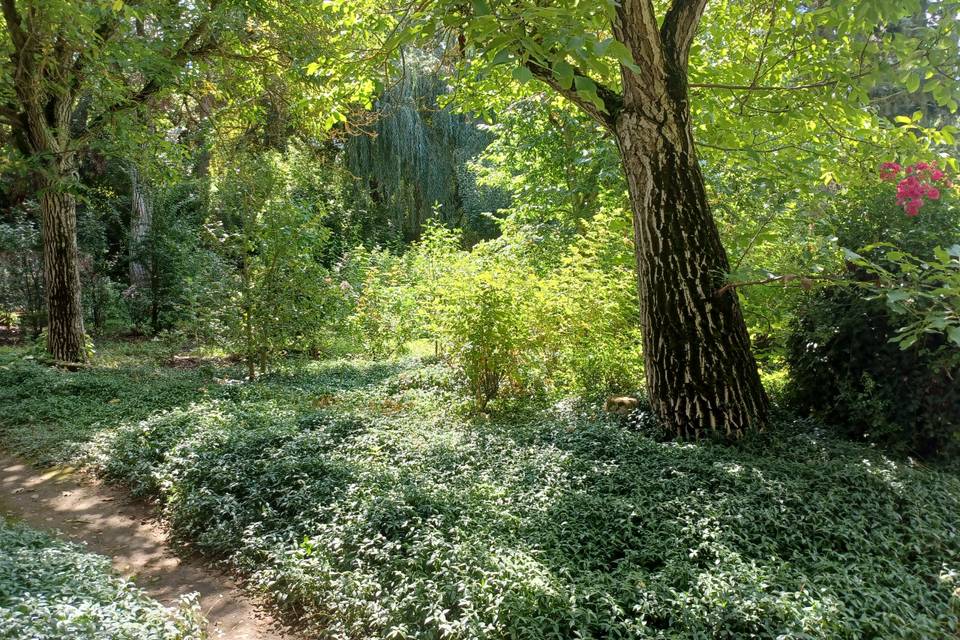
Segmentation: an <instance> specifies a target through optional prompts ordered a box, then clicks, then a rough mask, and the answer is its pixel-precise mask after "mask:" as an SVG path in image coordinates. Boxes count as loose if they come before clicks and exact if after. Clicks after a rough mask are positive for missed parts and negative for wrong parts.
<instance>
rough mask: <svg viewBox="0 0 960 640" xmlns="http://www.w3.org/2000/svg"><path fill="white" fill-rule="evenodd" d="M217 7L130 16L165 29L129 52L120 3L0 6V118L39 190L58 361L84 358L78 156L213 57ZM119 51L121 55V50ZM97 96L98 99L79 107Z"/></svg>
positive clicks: (11, 0) (44, 0) (167, 7)
mask: <svg viewBox="0 0 960 640" xmlns="http://www.w3.org/2000/svg"><path fill="white" fill-rule="evenodd" d="M216 4H217V0H211V2H210V3H203V4H201V5H199V6H197V5H191V7H192V10H191V9H188V8H187V7H186V6H183V7H181V6H176V3H163V5H162V6H158V7H147V6H138V7H137V9H136V12H137V15H148V16H149V17H150V19H152V20H155V21H156V22H157V23H158V24H159V23H162V28H158V29H157V30H156V33H157V34H158V35H157V37H156V38H154V39H152V41H145V42H141V43H139V44H134V46H129V45H131V44H133V42H132V41H133V40H136V39H137V38H138V36H137V33H136V31H135V30H134V29H132V24H131V23H132V20H130V18H131V17H132V16H125V15H124V11H123V9H124V5H123V3H122V2H115V3H94V2H81V1H79V0H22V1H19V2H18V1H17V0H3V2H2V5H3V16H4V21H5V24H6V35H7V38H6V39H5V41H4V43H3V44H4V47H5V49H6V50H7V53H8V57H7V63H6V65H5V67H6V68H5V69H4V79H3V85H4V86H3V87H2V95H3V99H4V104H3V110H2V117H3V120H4V122H5V124H7V125H8V126H10V127H11V128H12V129H13V131H14V133H15V136H16V140H17V143H18V146H19V147H20V150H21V152H22V153H24V155H26V156H28V157H29V159H30V160H31V161H32V165H33V166H32V168H33V171H34V175H35V180H36V186H37V189H38V191H39V200H40V221H41V228H42V236H43V254H44V279H45V282H46V295H47V313H48V326H47V335H48V343H47V344H48V349H49V351H50V354H51V355H52V356H53V357H54V358H56V359H58V360H64V361H71V362H78V361H83V360H85V359H86V354H85V350H84V340H85V337H84V326H83V308H82V305H81V296H80V265H79V261H80V257H79V255H78V251H77V212H76V208H77V200H76V198H77V188H78V184H77V183H78V173H77V172H78V164H79V155H80V153H81V152H82V151H83V150H84V149H85V148H86V146H87V144H88V143H89V141H90V140H91V139H92V138H94V137H95V136H97V135H98V134H99V133H100V132H101V131H102V130H103V129H104V128H106V127H109V126H113V125H115V124H116V118H117V117H118V116H120V115H121V114H122V112H124V111H126V110H130V109H133V108H136V107H137V106H138V105H142V104H144V103H146V102H147V101H148V100H149V99H150V98H151V97H152V96H154V95H155V94H156V93H157V92H159V91H161V90H162V89H164V88H165V87H167V86H168V85H169V84H170V83H171V82H173V81H174V80H175V79H176V78H177V75H178V73H180V72H181V70H182V69H183V67H184V65H186V64H187V63H188V62H189V61H191V60H195V59H197V58H199V57H201V56H203V55H206V54H209V53H210V52H212V51H213V50H214V48H215V47H216V46H217V41H216V39H215V38H214V37H213V36H212V35H211V33H212V31H213V30H212V29H211V25H212V24H214V23H215V20H216V17H217V15H218V14H217V13H216V11H215V10H216ZM171 5H172V6H171ZM151 9H155V11H151ZM141 12H142V13H141ZM124 43H125V44H127V45H128V50H127V51H126V54H127V55H121V51H120V49H119V48H118V44H124ZM145 63H146V64H145ZM125 66H126V68H124V67H125ZM94 93H96V94H97V99H96V100H82V98H85V97H86V98H89V97H90V96H91V94H94ZM90 102H94V103H95V104H94V105H93V106H92V108H91V106H90V104H89V103H90Z"/></svg>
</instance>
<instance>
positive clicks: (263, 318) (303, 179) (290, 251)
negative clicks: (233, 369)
mask: <svg viewBox="0 0 960 640" xmlns="http://www.w3.org/2000/svg"><path fill="white" fill-rule="evenodd" d="M303 160H304V157H303V156H302V155H300V154H298V153H297V152H296V150H294V149H291V150H290V153H289V154H288V156H287V157H282V156H281V155H280V154H277V153H275V152H265V153H253V154H250V155H247V154H245V153H244V152H243V151H242V150H240V151H237V152H236V153H235V154H234V155H232V157H230V158H229V159H227V160H226V161H225V167H224V171H223V177H222V179H221V181H220V182H218V183H217V184H216V186H215V190H214V192H213V204H212V207H211V216H212V220H211V221H210V223H209V224H208V231H209V235H210V238H211V239H212V240H213V243H214V245H213V246H214V247H215V249H216V250H217V251H218V253H219V254H220V255H221V257H222V258H223V260H224V261H225V262H226V263H227V264H229V265H230V266H231V267H232V274H231V276H232V277H231V278H230V280H229V281H228V282H229V284H228V285H227V290H226V291H224V292H222V294H221V295H217V296H214V297H213V299H212V300H211V303H212V304H213V305H217V306H219V312H218V313H217V314H216V317H217V318H218V320H220V322H221V323H222V326H223V327H224V329H225V335H224V336H223V337H224V338H225V339H226V340H227V342H228V344H230V345H231V346H232V347H233V348H234V349H236V350H237V351H238V352H239V353H242V354H243V357H244V359H245V360H246V362H247V365H248V371H249V373H250V375H251V376H253V375H254V372H255V370H256V369H257V368H259V369H260V371H261V372H263V371H265V370H266V368H267V366H268V364H269V362H270V360H271V359H273V358H274V357H275V356H276V355H277V354H279V353H282V352H284V351H289V350H293V351H299V352H308V353H317V352H319V351H321V350H322V349H323V348H324V346H325V344H326V341H327V339H328V336H327V329H328V324H327V323H328V322H329V320H330V318H328V312H329V311H330V310H331V309H333V308H336V307H337V305H336V299H337V298H339V297H340V296H341V295H342V293H341V292H340V290H339V289H337V288H336V287H334V286H333V282H332V279H331V278H330V276H329V274H328V271H327V270H326V269H325V268H324V267H323V264H322V259H323V247H324V244H325V243H326V241H327V239H328V234H329V231H328V229H327V228H326V227H325V226H324V225H323V219H324V217H326V214H327V212H326V211H325V210H324V208H323V203H322V201H320V202H318V201H317V200H316V199H315V198H314V195H315V192H316V191H317V188H318V187H317V185H316V183H315V182H314V177H313V175H312V174H311V173H310V169H309V167H308V166H306V164H305V163H304V162H303ZM224 298H226V299H227V302H226V304H224Z"/></svg>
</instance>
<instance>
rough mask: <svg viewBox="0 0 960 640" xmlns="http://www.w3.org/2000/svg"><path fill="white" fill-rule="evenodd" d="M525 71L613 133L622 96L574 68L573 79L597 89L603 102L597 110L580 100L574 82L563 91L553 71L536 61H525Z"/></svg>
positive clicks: (585, 100) (595, 106) (587, 102)
mask: <svg viewBox="0 0 960 640" xmlns="http://www.w3.org/2000/svg"><path fill="white" fill-rule="evenodd" d="M526 67H527V69H529V70H530V72H531V73H533V75H534V76H535V77H536V78H538V79H539V80H541V81H543V82H544V83H546V84H547V85H549V86H550V87H551V88H552V89H553V90H554V91H556V92H557V93H559V94H560V95H562V96H563V97H564V98H566V99H567V100H569V101H570V102H572V103H573V104H575V105H577V106H578V107H580V108H581V109H582V110H583V111H584V112H585V113H586V114H587V115H589V116H590V117H591V118H593V119H594V120H596V121H597V122H598V123H600V124H601V125H602V126H603V127H604V128H605V129H607V130H608V131H610V132H613V127H614V123H615V122H616V118H617V114H618V113H619V112H620V110H621V109H623V96H621V95H620V94H619V93H617V92H616V91H614V90H613V89H611V88H610V87H608V86H606V85H603V84H601V83H599V82H597V81H595V80H593V79H592V78H590V77H589V76H588V75H587V74H586V73H584V72H583V71H582V70H581V69H579V68H574V78H584V79H586V80H590V82H592V83H593V84H594V85H595V86H596V87H597V97H598V98H600V100H601V102H603V108H602V109H601V108H598V107H597V105H596V104H594V103H593V102H592V101H590V100H587V99H585V98H582V97H581V96H580V95H579V94H578V93H577V90H576V88H575V87H576V81H574V83H573V84H571V85H570V88H568V89H565V88H564V87H563V86H562V85H561V84H560V82H559V81H557V79H556V78H555V77H554V76H553V71H552V70H551V69H550V68H549V67H548V66H546V65H544V64H541V63H540V62H538V61H536V60H532V59H531V60H527V63H526Z"/></svg>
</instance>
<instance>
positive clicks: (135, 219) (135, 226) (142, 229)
mask: <svg viewBox="0 0 960 640" xmlns="http://www.w3.org/2000/svg"><path fill="white" fill-rule="evenodd" d="M129 174H130V247H129V252H128V254H129V260H130V264H129V277H130V287H131V288H132V289H133V290H134V291H135V292H138V293H143V292H145V291H147V290H148V289H149V287H150V273H151V268H150V265H148V264H146V263H145V262H144V261H143V254H144V251H143V249H144V244H145V243H146V241H147V236H148V235H149V234H150V227H151V226H152V224H153V208H152V206H151V202H150V194H149V192H148V191H147V187H146V185H145V184H144V181H143V178H142V176H141V175H140V171H139V170H138V169H137V167H136V166H135V165H134V164H132V163H131V164H130V167H129Z"/></svg>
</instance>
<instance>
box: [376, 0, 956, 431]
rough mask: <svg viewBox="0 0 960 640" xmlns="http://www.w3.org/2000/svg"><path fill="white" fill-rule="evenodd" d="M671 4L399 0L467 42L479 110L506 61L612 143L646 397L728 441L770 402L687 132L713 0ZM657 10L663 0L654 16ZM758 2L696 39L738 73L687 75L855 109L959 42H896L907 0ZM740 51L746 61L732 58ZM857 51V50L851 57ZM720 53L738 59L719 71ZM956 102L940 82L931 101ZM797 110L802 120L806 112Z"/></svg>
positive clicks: (724, 16)
mask: <svg viewBox="0 0 960 640" xmlns="http://www.w3.org/2000/svg"><path fill="white" fill-rule="evenodd" d="M666 4H667V3H655V2H653V1H652V0H620V1H614V0H606V1H604V2H596V3H581V2H550V3H544V2H540V1H535V0H522V1H520V2H514V1H509V2H507V1H501V0H474V1H473V2H470V3H463V2H460V1H459V0H434V1H433V2H426V3H422V2H421V3H416V5H412V4H411V5H408V6H409V9H410V14H409V15H407V16H405V17H404V19H406V20H408V21H409V23H410V25H411V27H410V28H408V29H406V33H408V34H411V35H409V36H407V37H409V38H413V37H421V38H422V37H423V36H424V35H427V36H428V37H436V36H437V34H443V35H444V36H445V37H448V38H449V39H450V41H455V42H457V45H456V46H452V47H451V49H455V50H457V51H460V52H464V57H465V64H464V65H463V68H464V73H465V74H468V75H472V78H473V79H474V84H476V85H478V86H479V88H474V89H472V90H471V89H470V88H469V87H468V91H472V96H470V97H468V98H466V99H465V103H466V104H467V105H468V107H471V108H477V109H481V110H486V109H489V106H488V103H489V96H490V95H492V94H493V93H494V92H495V91H497V89H498V88H499V90H500V91H504V90H506V91H509V90H510V89H509V88H508V87H507V84H508V82H507V80H508V79H505V78H504V76H503V74H498V73H497V71H496V70H497V68H498V67H499V68H508V69H509V68H511V67H512V69H513V71H512V75H513V78H514V79H516V80H518V81H521V82H527V81H529V80H532V79H534V78H536V79H538V80H540V81H542V82H543V83H545V84H546V85H548V86H550V87H551V88H552V89H553V90H555V91H556V92H558V93H559V94H561V95H563V96H565V97H566V98H568V99H569V100H570V101H572V102H573V103H574V104H576V105H577V106H579V107H580V108H581V109H582V110H583V111H584V112H585V113H587V114H589V115H590V116H591V117H592V118H593V119H594V120H595V121H596V122H598V123H599V124H600V125H601V126H602V128H603V129H604V130H605V131H606V132H607V133H608V134H609V135H611V136H612V137H613V138H614V139H615V141H616V143H617V146H618V148H619V150H620V154H621V161H622V167H623V171H624V174H625V176H626V179H627V185H628V190H629V195H630V200H631V205H632V209H633V219H634V238H633V239H634V243H635V251H636V262H637V276H638V284H639V295H640V306H641V330H642V332H643V341H644V358H645V363H646V371H645V373H646V384H647V391H648V394H649V397H650V401H651V403H652V405H653V408H654V410H655V411H656V413H657V414H658V415H659V416H660V417H661V418H662V419H663V420H664V421H665V423H666V424H669V425H672V426H673V428H674V429H675V430H676V431H677V433H678V434H679V435H681V436H684V437H688V438H700V437H705V436H717V437H720V438H724V439H731V440H732V439H737V438H739V437H741V436H742V435H744V434H745V433H747V432H749V431H752V430H756V429H759V428H761V427H762V426H763V425H764V423H765V421H766V416H767V405H768V402H767V398H766V395H765V393H764V390H763V387H762V385H761V383H760V378H759V375H758V372H757V367H756V364H755V362H754V359H753V356H752V354H751V349H750V342H749V337H748V334H747V330H746V326H745V323H744V320H743V317H742V313H741V309H740V303H739V300H738V297H737V294H736V293H735V292H734V291H733V290H731V289H730V288H727V289H723V287H722V285H723V282H724V279H725V277H726V274H727V273H728V272H729V270H730V269H729V262H728V259H727V256H726V253H725V250H724V247H723V245H722V244H721V240H720V235H719V233H718V231H717V227H716V224H715V222H714V218H713V215H712V213H711V210H710V206H709V203H708V201H707V195H706V188H705V183H704V177H703V171H702V168H701V162H700V160H699V159H698V156H697V151H696V145H695V142H694V135H693V132H694V126H693V122H692V117H691V105H690V94H689V92H690V88H691V83H690V80H689V75H690V73H691V71H690V70H688V66H689V59H690V54H691V48H692V46H693V44H694V39H695V36H696V34H697V31H698V27H699V26H700V22H701V19H702V17H703V15H704V11H705V9H706V6H707V1H706V0H673V1H672V2H671V3H669V5H668V6H666V7H664V5H666ZM906 4H909V5H910V6H906ZM948 4H949V6H948ZM915 5H916V6H915ZM658 7H664V8H665V11H663V12H662V13H661V14H660V15H658V12H657V8H658ZM939 8H940V9H941V14H942V15H940V16H939V17H937V18H936V19H933V18H929V17H928V20H927V23H928V24H927V25H926V26H925V29H926V27H930V29H926V30H928V31H929V30H931V29H932V30H938V29H939V30H940V31H941V34H942V31H943V29H944V28H952V27H944V26H943V25H945V24H949V19H951V16H952V19H953V20H954V22H955V13H956V12H955V6H954V5H953V4H952V3H944V4H943V5H942V6H940V7H939ZM755 9H756V5H755V4H754V3H725V4H723V5H720V4H718V5H717V7H716V8H715V9H714V12H715V13H716V14H717V17H716V18H715V20H716V23H717V24H721V25H723V33H722V35H721V36H720V38H719V39H716V38H714V39H708V40H706V42H705V43H704V45H703V46H702V47H701V49H702V50H703V51H706V52H707V53H708V54H709V55H713V56H714V57H713V58H709V57H708V58H701V59H699V60H698V68H697V69H696V73H697V75H702V74H710V73H711V72H712V71H719V72H725V71H726V72H730V73H729V75H728V77H729V76H730V75H733V74H734V73H735V74H736V76H735V77H736V79H737V80H738V82H729V81H728V82H722V81H718V82H715V83H709V84H708V83H697V86H698V88H709V89H716V90H718V91H728V92H742V93H745V94H754V93H756V94H760V95H764V96H767V97H769V96H770V95H771V94H773V95H775V94H777V93H778V92H781V91H783V92H795V91H799V92H803V91H805V90H808V89H817V88H825V87H827V88H829V89H830V90H832V91H833V92H834V93H833V94H832V95H830V96H829V97H828V98H827V100H826V102H827V103H829V104H831V105H832V104H837V103H841V102H842V103H845V104H848V105H849V104H851V103H855V102H856V101H857V100H863V101H865V102H866V101H868V100H869V97H868V96H867V92H866V90H865V89H864V88H862V87H861V86H858V82H857V81H858V80H864V81H865V83H876V82H878V81H879V77H880V76H881V75H882V74H883V73H887V72H889V71H890V70H891V69H894V70H895V69H896V67H897V64H898V63H900V64H902V65H903V66H904V68H906V69H911V68H916V69H922V68H923V64H924V61H923V60H920V59H918V57H917V54H916V52H917V51H926V52H927V53H928V55H929V54H934V55H936V56H937V57H938V58H939V57H940V55H941V52H940V51H939V50H938V49H937V47H938V46H939V47H941V48H943V47H944V46H946V48H947V49H949V48H950V47H953V49H955V46H954V44H955V39H953V40H951V39H950V38H946V39H941V40H936V39H934V38H931V39H930V41H929V42H930V43H937V42H945V43H947V44H946V45H943V44H940V45H935V46H929V47H927V48H925V49H920V48H917V47H916V46H914V45H915V44H916V42H915V40H916V38H914V39H913V40H914V41H911V42H904V41H903V40H902V39H896V38H894V37H892V36H890V35H889V34H888V33H887V32H886V31H885V30H884V29H883V25H884V24H885V23H886V22H888V21H890V20H897V19H900V18H902V17H903V16H904V15H908V14H909V12H911V11H920V10H921V7H920V6H919V5H918V4H917V3H915V2H911V3H891V2H888V1H886V0H875V1H869V2H860V3H851V2H846V1H843V0H838V1H836V2H828V3H819V4H818V5H816V6H811V5H810V4H808V3H803V2H794V1H792V0H785V1H777V2H773V3H770V6H769V9H768V13H769V20H768V23H769V25H770V26H769V28H768V29H767V28H765V25H763V24H759V25H758V24H756V23H755V22H751V21H750V20H755V19H756V16H753V17H752V18H750V19H748V14H749V13H750V12H751V11H754V10H755ZM409 16H413V17H412V18H410V17H409ZM661 16H662V18H661ZM778 18H779V20H778ZM715 35H716V34H714V33H713V32H711V33H710V36H711V38H713V37H714V36H715ZM403 38H404V36H398V38H397V41H398V42H402V41H403ZM798 38H799V39H800V41H802V46H800V45H798V44H797V43H798ZM951 43H954V44H951ZM390 44H393V43H390ZM740 50H743V51H745V52H749V54H750V56H751V57H752V59H745V60H741V59H740V56H738V55H733V54H734V53H739V51H740ZM851 60H859V61H860V65H859V68H857V67H856V66H853V67H852V66H851V64H850V61H851ZM730 61H733V62H730ZM926 62H927V63H928V64H929V63H932V60H928V61H926ZM726 63H729V64H728V65H727V66H728V67H734V68H732V69H731V68H724V67H725V64H726ZM903 63H906V64H903ZM951 68H952V67H951ZM918 73H922V71H918ZM743 77H746V80H745V81H743V82H739V80H741V79H742V78H743ZM491 78H493V80H492V81H491ZM498 83H499V87H498V86H497V85H498ZM818 97H820V96H818ZM950 100H953V97H952V96H951V95H949V92H948V94H947V95H944V96H943V97H942V100H941V101H942V102H947V101H950ZM738 102H739V105H738V106H739V109H740V115H739V116H732V117H739V118H741V119H742V118H745V117H749V116H750V114H751V113H752V111H751V110H750V108H749V107H748V106H747V103H748V102H749V100H748V99H746V98H743V99H740V100H738ZM755 102H756V101H755ZM763 106H764V107H765V108H766V106H767V102H766V101H765V103H764V105H763ZM849 108H850V109H853V108H855V107H852V106H851V107H849ZM764 112H765V113H776V114H777V116H778V117H779V118H780V120H781V122H778V124H779V125H781V126H784V125H792V124H793V119H792V115H791V111H790V110H784V109H782V107H781V108H778V107H777V106H776V105H775V104H774V105H773V106H772V107H770V109H764ZM797 113H798V114H800V115H801V116H802V117H803V118H804V119H807V118H808V116H807V115H806V113H805V112H804V111H803V110H797ZM843 113H844V115H847V114H846V112H843ZM744 114H746V115H744ZM714 115H715V116H716V117H717V118H722V115H720V113H719V112H718V113H717V114H714ZM797 120H799V118H797ZM850 120H852V116H851V117H850ZM803 124H804V126H803V127H797V129H798V130H799V131H801V132H803V131H815V130H817V128H818V127H821V128H824V125H823V123H820V122H809V120H807V121H805V122H803ZM826 124H827V125H828V126H831V127H838V126H839V127H844V126H846V125H847V124H852V125H853V126H857V125H856V124H855V123H853V122H850V123H847V122H836V123H832V122H827V123H826ZM860 126H862V124H861V125H860ZM742 128H743V127H741V129H742ZM784 128H785V129H786V128H787V127H786V126H784ZM801 136H802V133H801V134H800V135H799V136H798V137H801ZM801 140H802V137H801Z"/></svg>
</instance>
